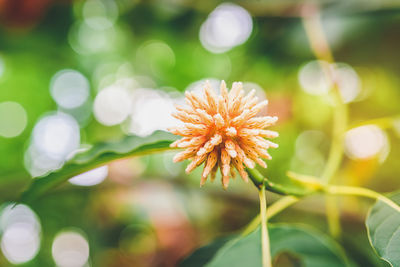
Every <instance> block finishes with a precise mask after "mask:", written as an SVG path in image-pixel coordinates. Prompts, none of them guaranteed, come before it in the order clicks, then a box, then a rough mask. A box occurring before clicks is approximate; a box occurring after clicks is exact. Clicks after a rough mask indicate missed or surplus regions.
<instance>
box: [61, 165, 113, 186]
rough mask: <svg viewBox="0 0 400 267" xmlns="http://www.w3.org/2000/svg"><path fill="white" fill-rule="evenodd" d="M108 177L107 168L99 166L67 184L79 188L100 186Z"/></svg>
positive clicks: (75, 177) (73, 178)
mask: <svg viewBox="0 0 400 267" xmlns="http://www.w3.org/2000/svg"><path fill="white" fill-rule="evenodd" d="M107 175H108V166H101V167H98V168H96V169H93V170H90V171H87V172H84V173H81V174H79V175H77V176H74V177H72V178H71V179H69V182H70V183H71V184H74V185H80V186H93V185H97V184H100V183H101V182H103V181H104V179H106V177H107Z"/></svg>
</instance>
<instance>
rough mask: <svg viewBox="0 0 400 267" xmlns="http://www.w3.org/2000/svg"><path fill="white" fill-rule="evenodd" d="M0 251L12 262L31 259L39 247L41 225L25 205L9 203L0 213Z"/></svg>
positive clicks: (17, 262)
mask: <svg viewBox="0 0 400 267" xmlns="http://www.w3.org/2000/svg"><path fill="white" fill-rule="evenodd" d="M0 231H1V232H2V237H1V245H0V246H1V251H2V252H3V254H4V256H5V257H6V259H7V260H8V261H9V262H11V263H12V264H22V263H25V262H28V261H30V260H32V259H33V258H34V257H35V256H36V255H37V253H38V252H39V249H40V239H41V226H40V223H39V219H38V217H37V216H36V214H35V213H34V212H33V211H32V210H31V209H30V208H29V207H28V206H26V205H23V204H18V205H15V204H14V203H11V204H9V205H7V206H6V207H5V208H4V209H3V210H2V211H1V215H0Z"/></svg>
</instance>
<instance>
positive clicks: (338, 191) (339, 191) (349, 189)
mask: <svg viewBox="0 0 400 267" xmlns="http://www.w3.org/2000/svg"><path fill="white" fill-rule="evenodd" d="M325 192H326V193H328V194H332V195H352V196H362V197H367V198H372V199H375V200H380V201H382V202H384V203H385V204H387V205H388V206H390V207H391V208H393V209H394V210H396V211H398V212H400V206H399V205H397V204H396V203H395V202H393V201H392V200H391V199H390V198H388V197H385V196H384V195H382V194H380V193H378V192H375V191H373V190H370V189H367V188H362V187H354V186H336V185H330V186H328V187H327V188H326V189H325Z"/></svg>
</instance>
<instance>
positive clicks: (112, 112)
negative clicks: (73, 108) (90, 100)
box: [93, 85, 132, 126]
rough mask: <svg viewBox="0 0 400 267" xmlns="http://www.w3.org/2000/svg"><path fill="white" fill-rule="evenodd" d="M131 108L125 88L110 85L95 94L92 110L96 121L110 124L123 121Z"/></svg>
mask: <svg viewBox="0 0 400 267" xmlns="http://www.w3.org/2000/svg"><path fill="white" fill-rule="evenodd" d="M131 108H132V101H131V96H130V94H129V93H128V92H127V90H125V88H123V87H121V86H117V85H111V86H109V87H107V88H104V89H103V90H101V91H100V92H99V93H98V94H97V96H96V99H95V101H94V106H93V109H94V110H93V112H94V116H95V117H96V120H97V121H98V122H100V123H101V124H103V125H106V126H112V125H116V124H120V123H121V122H123V121H124V120H125V119H126V118H127V117H128V115H129V114H130V112H131Z"/></svg>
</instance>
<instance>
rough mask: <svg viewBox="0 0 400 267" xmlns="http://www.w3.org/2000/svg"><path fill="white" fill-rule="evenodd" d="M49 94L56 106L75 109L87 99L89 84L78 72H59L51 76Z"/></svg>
mask: <svg viewBox="0 0 400 267" xmlns="http://www.w3.org/2000/svg"><path fill="white" fill-rule="evenodd" d="M50 92H51V96H52V97H53V99H54V100H55V101H56V103H57V105H59V106H61V107H63V108H67V109H72V108H77V107H79V106H81V105H82V104H83V103H85V101H86V100H87V99H88V97H89V82H88V80H87V79H86V77H85V76H83V75H82V74H81V73H80V72H78V71H75V70H61V71H59V72H57V73H56V74H55V75H54V76H53V78H52V80H51V83H50Z"/></svg>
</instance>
